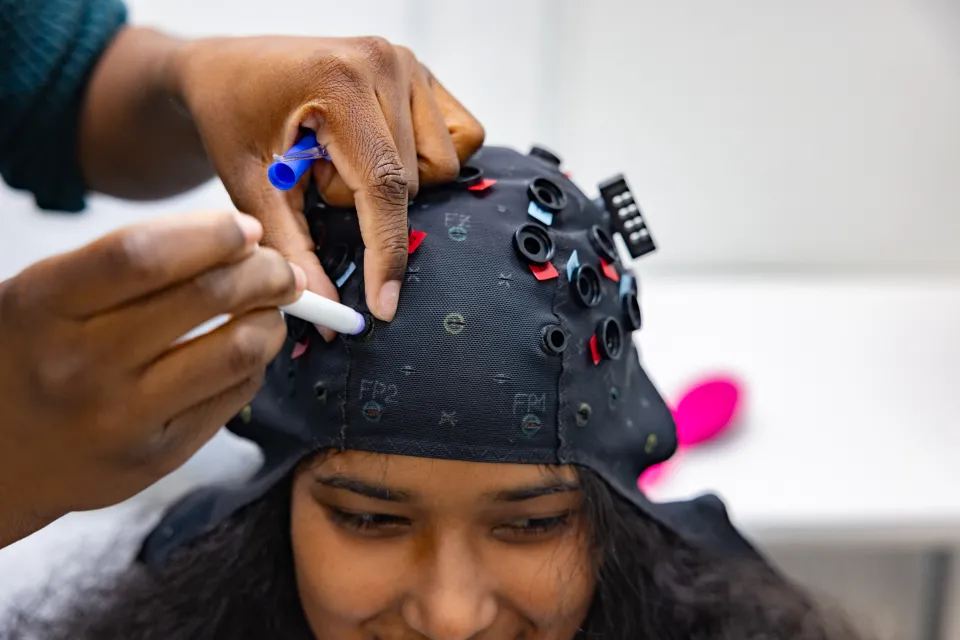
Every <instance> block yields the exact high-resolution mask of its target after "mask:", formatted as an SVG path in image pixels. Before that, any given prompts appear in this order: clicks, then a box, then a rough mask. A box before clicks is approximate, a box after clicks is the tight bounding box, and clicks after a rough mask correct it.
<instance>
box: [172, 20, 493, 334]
mask: <svg viewBox="0 0 960 640" xmlns="http://www.w3.org/2000/svg"><path fill="white" fill-rule="evenodd" d="M174 59H175V63H174V65H173V66H174V69H175V71H174V73H173V74H172V75H173V76H174V78H175V79H176V80H175V84H176V89H175V93H176V94H177V95H179V96H181V97H182V100H183V101H184V103H185V105H186V107H187V108H188V110H189V111H190V113H191V114H192V116H193V118H194V120H195V122H196V125H197V128H198V130H199V131H200V135H201V137H202V138H203V141H204V145H205V147H206V149H207V153H208V154H209V156H210V158H211V160H212V161H213V163H214V166H215V168H216V170H217V173H218V174H219V175H220V177H221V179H222V180H223V183H224V185H225V186H226V188H227V191H228V192H229V193H230V196H231V197H232V199H233V201H234V204H236V206H237V207H238V208H239V209H240V210H241V211H245V212H248V213H250V214H251V215H254V216H256V217H257V218H259V219H260V220H261V221H262V222H263V225H264V229H265V233H264V244H265V245H267V246H271V247H274V248H276V249H277V250H279V251H280V252H281V253H282V254H283V255H284V256H285V257H286V258H287V259H288V260H290V261H291V262H294V263H296V264H298V265H299V266H301V267H302V268H303V269H304V271H305V272H306V274H307V281H308V288H309V289H310V290H312V291H315V292H317V293H320V294H321V295H325V296H327V297H329V298H332V299H337V297H338V296H337V291H336V288H335V287H334V285H333V284H332V283H331V282H330V280H329V278H327V276H326V275H325V274H324V273H323V270H322V268H321V266H320V263H319V261H318V260H317V257H316V256H315V254H314V249H315V247H314V244H313V242H312V241H311V239H310V235H309V233H308V229H307V225H306V223H305V221H304V219H303V215H302V202H303V193H304V191H303V188H304V185H305V183H306V182H307V176H304V178H303V179H302V181H301V183H300V185H298V186H299V188H297V189H293V190H291V191H289V192H282V191H278V190H277V189H275V188H274V187H272V186H271V185H270V183H269V181H268V179H267V167H268V165H269V164H270V163H271V162H272V161H273V160H272V158H273V154H275V153H284V152H286V150H287V149H288V148H289V147H290V146H291V145H292V144H293V143H294V142H295V141H296V138H297V131H298V127H300V126H304V127H306V128H309V129H313V130H314V131H316V133H317V140H318V141H319V142H320V143H321V144H323V145H324V146H326V148H327V151H328V152H329V154H330V156H331V158H332V160H333V162H332V164H331V163H328V162H325V161H318V162H317V163H316V164H315V165H314V167H315V169H314V175H315V177H316V180H317V184H318V186H319V188H320V191H321V194H322V195H323V197H324V199H325V200H326V201H327V202H329V203H330V204H334V205H338V206H353V205H354V204H355V205H356V207H357V211H358V215H359V219H360V227H361V232H362V235H363V240H364V244H365V245H366V247H367V250H366V252H365V258H364V260H365V265H364V267H365V271H364V276H365V286H366V296H367V304H368V306H369V307H370V310H371V311H372V312H373V313H374V315H376V316H377V317H378V318H380V319H381V320H391V319H392V318H393V316H394V313H395V311H396V306H397V298H398V295H399V290H400V283H401V282H402V281H403V276H404V272H405V270H406V262H407V226H406V224H407V221H406V210H407V201H408V199H409V198H412V197H413V196H415V195H416V193H417V190H418V188H419V187H420V185H427V184H434V183H439V182H444V181H449V180H451V179H453V178H455V177H456V176H457V174H458V173H459V170H460V162H461V161H462V160H464V159H466V158H468V157H469V156H471V155H472V154H473V153H474V152H475V151H476V150H477V149H479V147H480V146H481V145H482V144H483V138H484V131H483V128H482V127H481V126H480V123H479V122H477V120H476V119H475V118H474V117H473V116H472V115H470V113H468V112H467V110H466V109H464V108H463V106H461V105H460V103H459V102H458V101H457V100H456V99H455V98H454V97H453V96H452V95H450V93H448V92H447V91H446V89H444V87H443V86H442V85H441V84H440V83H439V82H438V81H437V80H436V79H435V78H434V77H433V76H432V75H431V74H430V72H429V71H428V70H427V69H426V68H425V67H424V66H423V65H422V64H420V63H419V62H418V61H417V59H416V58H415V57H414V55H413V54H412V53H411V52H410V51H409V50H408V49H405V48H403V47H398V46H393V45H392V44H390V43H389V42H387V41H386V40H383V39H381V38H297V37H261V38H219V39H207V40H198V41H195V42H192V43H189V44H187V45H186V46H185V47H184V48H183V49H181V51H180V54H179V55H177V56H176V57H175V58H174Z"/></svg>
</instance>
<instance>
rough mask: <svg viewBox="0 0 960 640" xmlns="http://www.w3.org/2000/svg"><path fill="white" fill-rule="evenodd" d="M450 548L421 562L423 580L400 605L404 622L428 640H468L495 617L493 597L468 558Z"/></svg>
mask: <svg viewBox="0 0 960 640" xmlns="http://www.w3.org/2000/svg"><path fill="white" fill-rule="evenodd" d="M453 546H454V545H450V544H448V545H446V548H442V549H438V550H437V551H436V552H435V554H434V557H433V558H430V559H428V558H422V559H421V562H423V563H424V564H423V565H422V567H423V569H424V570H423V574H422V575H423V577H422V578H421V580H419V581H418V586H417V587H416V588H415V589H414V591H413V592H412V593H411V594H410V596H409V597H408V598H407V599H406V600H405V601H404V603H403V609H402V611H403V617H404V621H405V622H406V623H407V624H408V625H410V627H411V628H413V629H415V630H416V631H418V632H419V633H421V634H423V635H424V636H425V637H427V638H429V640H469V639H470V638H473V637H474V636H476V635H477V634H479V633H481V632H482V631H483V630H485V629H488V628H489V627H490V626H491V625H492V624H493V621H494V620H495V619H496V617H497V599H496V596H495V595H494V593H493V592H492V590H491V589H489V588H487V587H485V586H483V583H484V581H483V580H482V579H481V576H480V573H481V572H480V571H479V567H478V566H477V564H476V561H475V559H474V558H472V557H471V556H472V554H470V553H469V552H467V550H466V549H464V548H460V549H456V548H453Z"/></svg>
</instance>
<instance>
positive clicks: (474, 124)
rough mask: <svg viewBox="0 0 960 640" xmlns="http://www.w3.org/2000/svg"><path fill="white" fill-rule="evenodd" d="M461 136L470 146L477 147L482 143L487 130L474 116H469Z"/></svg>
mask: <svg viewBox="0 0 960 640" xmlns="http://www.w3.org/2000/svg"><path fill="white" fill-rule="evenodd" d="M463 137H464V139H465V140H466V141H467V144H469V145H470V146H471V147H474V148H475V149H479V148H480V147H481V146H482V145H483V141H484V139H485V138H486V137H487V132H486V131H485V130H484V128H483V125H482V124H480V122H479V121H478V120H477V119H476V118H470V119H469V120H468V121H467V123H466V125H465V126H464V128H463Z"/></svg>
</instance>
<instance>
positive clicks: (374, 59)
mask: <svg viewBox="0 0 960 640" xmlns="http://www.w3.org/2000/svg"><path fill="white" fill-rule="evenodd" d="M356 42H357V48H358V49H359V50H360V51H361V52H362V53H363V56H364V58H365V59H366V60H367V61H368V63H369V64H370V66H371V67H373V68H374V69H375V70H377V71H380V72H386V73H392V72H393V71H394V70H395V69H396V68H397V65H398V63H399V61H400V58H399V55H398V54H397V51H396V49H394V46H393V45H392V44H391V43H390V41H389V40H387V39H386V38H383V37H381V36H363V37H360V38H357V41H356Z"/></svg>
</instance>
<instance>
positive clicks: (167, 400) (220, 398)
mask: <svg viewBox="0 0 960 640" xmlns="http://www.w3.org/2000/svg"><path fill="white" fill-rule="evenodd" d="M262 231H263V229H262V226H261V224H260V223H259V222H258V221H257V220H256V219H254V218H252V217H250V216H245V215H241V214H237V213H232V212H216V213H202V214H195V215H191V216H179V217H172V218H165V219H158V220H153V221H150V222H147V223H144V224H140V225H135V226H132V227H129V228H126V229H122V230H120V231H117V232H114V233H112V234H110V235H108V236H106V237H104V238H102V239H101V240H98V241H96V242H94V243H93V244H90V245H88V246H85V247H83V248H80V249H78V250H76V251H74V252H71V253H67V254H64V255H60V256H56V257H54V258H50V259H48V260H44V261H43V262H40V263H37V264H35V265H33V266H31V267H29V268H27V269H26V270H24V271H23V272H22V273H20V274H19V275H17V276H15V277H14V278H12V279H10V280H7V281H6V282H3V283H0V406H2V408H3V417H2V420H0V546H3V545H4V543H5V542H6V543H9V542H12V541H13V539H16V538H17V537H20V536H22V535H26V534H28V533H30V532H31V531H32V530H36V529H38V528H39V527H41V526H45V525H46V524H48V523H49V522H51V521H52V520H54V519H56V518H58V517H59V516H61V515H63V514H65V513H67V512H69V511H74V510H85V509H91V508H98V507H104V506H108V505H111V504H114V503H117V502H120V501H122V500H124V499H126V498H129V497H130V496H132V495H134V494H135V493H137V492H139V491H140V490H142V489H144V488H145V487H147V486H149V485H150V484H152V483H153V482H154V481H156V480H158V479H159V478H161V477H162V476H164V475H165V474H167V473H169V472H170V471H172V470H173V469H175V468H176V467H178V466H180V465H181V464H182V463H184V462H185V461H186V460H187V459H188V458H189V457H190V456H191V455H192V454H193V453H194V452H195V451H196V450H197V449H199V448H200V447H201V446H202V445H203V444H204V443H205V442H206V441H207V440H208V439H209V438H211V437H212V436H213V435H214V434H215V433H216V431H217V430H218V429H219V428H220V426H221V425H223V424H224V422H226V421H227V420H228V419H229V418H230V417H231V416H232V415H235V414H236V413H237V411H238V410H239V409H241V408H242V406H243V405H244V404H245V403H246V402H248V401H249V400H250V399H251V398H252V397H253V396H254V394H255V393H256V391H257V389H258V388H259V387H260V384H261V380H262V376H263V373H264V370H265V367H266V365H267V364H268V362H269V361H270V360H271V359H272V358H273V357H274V356H275V355H276V354H277V352H278V351H279V350H280V348H281V347H282V344H283V341H284V338H285V335H286V330H285V325H284V322H283V320H282V317H281V315H280V312H279V310H278V309H277V307H278V306H279V305H283V304H288V303H289V302H292V301H293V300H295V299H296V298H297V297H298V296H299V294H300V292H301V291H302V290H303V287H304V286H305V284H306V276H305V274H303V273H302V271H301V270H300V269H299V268H297V267H291V265H290V264H289V263H288V262H287V261H286V260H285V259H284V258H283V257H282V256H281V255H280V254H279V253H278V252H276V251H274V250H271V249H263V248H258V247H257V246H256V243H257V242H258V241H259V240H260V238H261V236H262ZM220 314H229V315H230V316H231V320H230V321H229V322H227V323H226V324H223V325H222V326H220V327H219V328H216V329H214V330H213V331H211V332H209V333H206V334H204V335H202V336H200V337H195V338H192V339H189V340H185V341H179V342H178V339H179V338H181V337H183V336H184V334H187V333H189V332H190V331H191V330H192V329H194V328H196V327H197V326H198V325H201V324H203V323H204V322H205V321H207V320H210V319H212V318H214V317H216V316H218V315H220ZM11 531H14V533H11ZM16 531H19V533H16Z"/></svg>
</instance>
